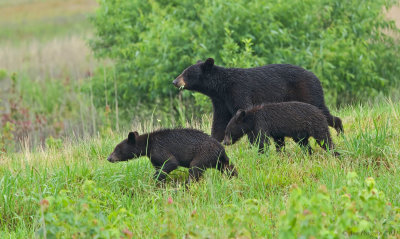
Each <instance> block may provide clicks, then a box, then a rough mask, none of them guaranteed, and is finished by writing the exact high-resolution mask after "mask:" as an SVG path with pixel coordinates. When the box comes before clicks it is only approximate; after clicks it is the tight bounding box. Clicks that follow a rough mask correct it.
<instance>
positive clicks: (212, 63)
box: [202, 58, 214, 70]
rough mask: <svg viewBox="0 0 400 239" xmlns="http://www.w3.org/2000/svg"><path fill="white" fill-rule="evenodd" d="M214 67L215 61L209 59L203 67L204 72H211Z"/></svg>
mask: <svg viewBox="0 0 400 239" xmlns="http://www.w3.org/2000/svg"><path fill="white" fill-rule="evenodd" d="M213 66H214V59H212V58H208V59H207V60H206V61H205V62H204V63H203V65H202V68H203V70H211V68H212V67H213Z"/></svg>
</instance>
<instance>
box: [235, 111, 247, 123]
mask: <svg viewBox="0 0 400 239" xmlns="http://www.w3.org/2000/svg"><path fill="white" fill-rule="evenodd" d="M245 116H246V111H244V110H242V109H240V110H238V111H237V112H236V121H238V122H241V121H243V119H244V117H245Z"/></svg>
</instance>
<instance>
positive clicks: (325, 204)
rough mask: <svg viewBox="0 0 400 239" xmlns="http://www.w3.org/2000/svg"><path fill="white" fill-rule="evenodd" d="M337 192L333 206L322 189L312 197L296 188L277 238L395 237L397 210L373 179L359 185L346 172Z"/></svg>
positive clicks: (399, 219) (399, 226) (399, 220)
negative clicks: (345, 183) (344, 183)
mask: <svg viewBox="0 0 400 239" xmlns="http://www.w3.org/2000/svg"><path fill="white" fill-rule="evenodd" d="M337 193H338V194H339V195H338V196H339V198H338V199H336V200H338V203H334V202H335V201H336V200H335V199H333V198H332V195H331V194H330V192H329V191H328V190H327V188H326V187H325V186H321V187H320V189H319V191H318V192H316V193H315V194H313V195H311V197H307V196H306V195H305V193H304V192H303V191H302V190H301V189H299V188H295V189H294V191H293V192H292V195H291V197H290V199H289V202H288V208H287V211H286V212H285V213H284V215H283V216H282V217H281V221H280V224H281V225H280V227H281V229H280V230H281V231H280V238H312V237H314V238H343V237H345V236H357V235H359V236H361V235H368V236H372V237H383V238H396V237H395V235H398V233H399V232H400V208H398V207H395V206H393V205H392V204H391V203H390V202H389V201H388V200H387V199H386V198H385V195H384V193H383V192H382V191H379V190H378V189H377V188H376V185H375V180H374V179H373V178H371V177H369V178H367V179H365V183H364V185H362V184H361V183H360V181H359V179H358V176H357V174H356V173H355V172H351V173H348V175H347V185H346V186H344V187H343V188H342V189H341V190H338V192H337ZM396 233H397V234H396Z"/></svg>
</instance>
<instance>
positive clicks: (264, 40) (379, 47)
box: [91, 0, 400, 112]
mask: <svg viewBox="0 0 400 239" xmlns="http://www.w3.org/2000/svg"><path fill="white" fill-rule="evenodd" d="M395 2H396V1H395V0H367V1H363V3H362V4H360V3H359V1H339V0H336V1H328V0H307V1H302V0H294V1H278V0H275V1H262V0H255V1H245V0H239V1H236V0H217V1H208V0H203V1H193V0H179V1H175V0H174V1H162V0H158V1H157V0H154V1H139V0H102V1H100V7H99V9H98V10H97V13H96V15H95V17H93V18H92V22H93V24H94V26H95V30H96V34H95V37H94V38H93V39H92V41H91V47H92V48H93V50H94V52H95V54H96V56H97V57H103V58H111V59H112V60H114V62H115V72H116V73H115V74H114V73H110V74H109V75H110V76H109V77H110V78H111V79H114V78H115V79H116V86H117V90H118V97H117V99H118V101H119V105H120V107H121V108H122V109H125V110H126V111H127V109H129V111H131V112H132V111H133V110H132V108H135V107H137V106H138V105H145V106H146V107H147V108H148V106H152V105H155V104H157V110H161V111H165V112H168V111H169V110H170V109H171V104H173V105H176V102H174V100H172V99H175V96H176V95H177V94H178V90H177V89H175V88H174V87H173V86H172V84H171V81H172V80H173V79H174V78H175V77H176V76H177V75H179V73H180V72H181V71H182V70H183V69H185V68H186V67H187V66H189V65H191V64H193V63H195V62H196V61H197V60H198V59H202V60H204V59H205V58H207V57H214V58H215V60H216V63H217V64H218V65H222V66H228V67H232V66H235V67H254V66H259V65H263V64H270V63H290V64H295V65H300V66H302V67H304V68H306V69H309V70H311V71H313V72H314V73H315V74H316V75H317V76H318V77H319V78H320V79H321V82H322V84H323V87H324V89H325V91H326V93H327V98H328V100H329V101H330V102H331V103H334V102H337V103H343V102H350V101H354V100H359V99H364V98H366V97H370V96H373V95H375V94H376V93H377V92H387V91H388V90H389V89H390V88H391V87H393V86H394V85H395V84H397V83H398V78H397V76H398V75H399V73H400V57H399V52H400V49H399V45H398V44H396V42H395V41H394V40H393V39H392V38H391V37H390V36H388V35H385V34H384V33H383V31H382V29H392V30H393V31H398V29H396V27H395V25H394V22H390V21H388V20H386V19H385V18H384V14H383V11H382V9H383V7H386V8H388V7H390V6H391V5H393V4H394V3H395ZM108 72H110V71H108ZM112 72H114V71H112ZM105 88H106V89H109V90H106V91H105ZM113 89H114V80H108V81H107V82H105V81H104V77H103V71H99V74H97V76H95V78H94V88H93V90H94V92H95V94H96V96H97V97H96V104H97V105H101V106H102V107H103V106H104V105H105V99H106V98H108V100H109V101H110V105H112V106H113V105H114V104H115V102H114V98H115V97H114V93H115V92H114V90H113ZM106 94H108V97H105V95H106ZM192 95H193V93H191V92H184V93H183V98H184V99H190V101H189V102H192V100H191V99H193V96H192ZM195 98H196V102H199V103H200V109H203V110H207V111H208V110H210V108H209V107H208V108H207V107H206V108H204V105H205V104H208V105H209V104H210V103H209V102H207V103H205V102H204V100H203V99H202V97H195ZM146 107H144V108H146ZM150 108H152V107H150ZM189 109H193V108H192V107H191V108H189ZM151 110H153V108H152V109H151ZM196 110H198V109H194V110H193V112H195V111H196Z"/></svg>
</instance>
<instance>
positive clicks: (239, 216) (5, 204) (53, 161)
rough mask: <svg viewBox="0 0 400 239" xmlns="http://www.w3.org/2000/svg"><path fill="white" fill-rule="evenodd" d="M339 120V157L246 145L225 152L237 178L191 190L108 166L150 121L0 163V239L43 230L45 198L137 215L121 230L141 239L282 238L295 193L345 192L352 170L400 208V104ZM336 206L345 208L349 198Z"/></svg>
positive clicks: (206, 120)
mask: <svg viewBox="0 0 400 239" xmlns="http://www.w3.org/2000/svg"><path fill="white" fill-rule="evenodd" d="M334 113H335V115H338V116H340V117H342V119H343V122H344V128H345V136H344V137H338V136H336V135H335V134H332V135H335V136H333V140H334V142H335V143H336V145H337V149H338V150H339V151H340V152H341V154H342V156H341V157H339V158H336V157H333V156H332V155H330V154H328V153H326V152H324V151H323V150H322V149H320V148H319V147H317V146H316V144H315V142H314V143H313V145H312V146H313V148H314V154H313V155H312V156H308V155H307V154H305V153H304V152H303V151H302V150H301V149H300V148H299V147H298V146H297V145H295V143H294V142H293V141H291V140H290V141H289V143H288V144H287V147H286V150H285V151H284V152H282V153H276V152H275V150H274V149H273V147H272V146H271V148H270V150H269V151H268V152H267V153H266V154H264V155H260V154H258V153H257V148H256V147H251V146H249V143H248V141H247V139H242V140H241V141H239V142H238V143H237V144H235V145H233V146H230V147H227V154H228V155H229V157H230V159H231V160H232V162H233V163H234V164H235V165H236V166H237V168H238V172H239V176H238V177H237V178H233V179H229V178H228V177H226V176H224V175H221V174H220V173H219V172H218V171H217V170H208V171H207V172H206V174H205V176H204V178H203V179H202V180H201V181H200V182H199V183H195V184H192V185H190V186H189V188H185V187H184V181H185V178H186V177H187V176H188V175H187V170H186V169H178V170H176V171H175V172H173V173H172V174H171V175H170V178H169V179H168V182H167V183H166V184H165V185H164V186H159V185H157V184H155V182H154V180H153V179H152V175H153V172H154V169H153V168H152V166H151V164H150V162H149V160H148V159H146V158H140V159H137V160H132V161H129V162H124V163H117V164H111V163H109V162H107V160H105V159H106V157H107V156H108V154H109V153H110V152H111V151H112V150H113V147H114V146H115V144H116V143H118V142H119V141H120V140H122V139H123V138H124V137H126V134H127V132H128V130H138V131H139V132H140V133H143V132H148V131H152V130H153V129H154V128H153V125H154V124H151V123H144V124H136V125H132V126H131V128H130V129H126V130H124V131H123V132H121V133H118V132H113V131H111V132H108V133H106V134H103V135H102V136H95V137H87V138H85V139H72V138H70V139H69V140H65V141H64V142H63V144H61V145H53V146H52V147H49V148H47V149H46V150H43V149H37V150H35V151H34V152H32V151H30V150H28V149H26V151H24V152H21V153H12V154H6V155H5V156H3V158H2V159H1V160H0V175H1V176H0V195H2V197H0V215H1V217H0V218H1V219H0V236H2V237H5V236H6V237H11V238H26V237H32V236H33V235H34V233H35V231H37V230H38V228H39V227H40V213H39V202H40V201H41V200H42V198H45V197H49V196H51V197H55V198H58V197H66V198H68V200H69V199H70V200H72V201H71V202H77V201H79V200H81V198H82V197H86V196H84V195H91V197H93V198H92V199H91V200H98V201H99V203H100V204H99V205H101V208H100V210H101V212H102V213H104V214H105V215H109V213H113V212H115V210H119V209H121V208H125V209H126V210H127V211H128V212H129V213H131V216H129V217H124V218H123V220H122V219H121V220H122V221H121V223H122V222H123V225H124V226H126V227H127V228H128V229H129V231H131V232H132V233H133V238H159V237H162V236H166V237H168V235H169V236H170V237H175V236H176V237H177V238H182V237H185V236H188V235H191V236H192V237H198V238H204V237H211V238H227V237H229V236H232V237H240V236H244V237H255V238H261V237H267V238H275V237H276V236H277V233H278V231H279V223H278V221H279V218H280V216H279V215H280V213H281V211H282V210H284V209H285V207H286V201H287V198H288V195H289V193H290V188H291V187H292V186H293V185H297V187H300V188H302V189H303V190H304V192H305V193H306V194H312V193H314V192H316V191H317V190H318V187H319V186H320V185H326V187H327V188H328V190H333V191H334V190H336V189H338V188H340V187H342V186H345V185H346V180H345V178H346V177H345V175H346V174H347V173H348V172H349V171H355V172H357V173H358V175H360V177H361V178H365V177H369V176H372V177H374V178H375V179H376V181H377V185H378V188H379V189H380V190H382V191H383V192H384V193H385V195H386V197H387V199H388V200H389V201H390V202H391V203H392V204H393V205H400V186H399V185H400V184H399V183H398V180H399V178H400V173H399V172H400V171H399V169H400V162H399V160H400V148H399V147H398V145H400V140H399V138H400V124H399V120H398V117H399V115H400V104H399V102H398V101H397V102H391V101H389V100H385V101H380V102H376V103H373V104H365V105H358V106H349V107H346V108H344V109H342V110H340V111H338V112H334ZM210 121H211V117H210V116H204V117H203V120H202V121H200V122H190V123H187V125H188V126H193V127H196V128H200V129H203V130H204V131H206V132H208V133H209V132H210ZM156 128H157V127H156ZM86 180H92V181H93V182H94V185H95V187H96V188H101V190H102V191H101V193H100V192H97V191H96V192H88V191H85V187H82V184H83V182H85V181H86ZM168 198H170V199H168ZM63 200H64V199H63ZM65 200H66V199H65ZM171 200H172V203H171V202H170V203H168V201H171ZM333 200H334V203H339V200H341V199H340V197H334V199H333ZM71 202H70V203H71ZM73 205H74V204H73ZM60 210H61V209H60ZM59 213H61V211H60V212H59ZM64 213H67V212H64ZM75 213H81V212H79V211H76V212H75ZM57 215H59V216H60V217H61V216H62V215H64V216H65V214H62V213H61V214H57ZM68 215H69V214H68ZM73 215H78V214H73ZM110 215H111V214H110ZM110 217H111V216H110ZM117 227H118V225H117ZM121 227H122V224H121ZM121 230H122V229H121Z"/></svg>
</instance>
